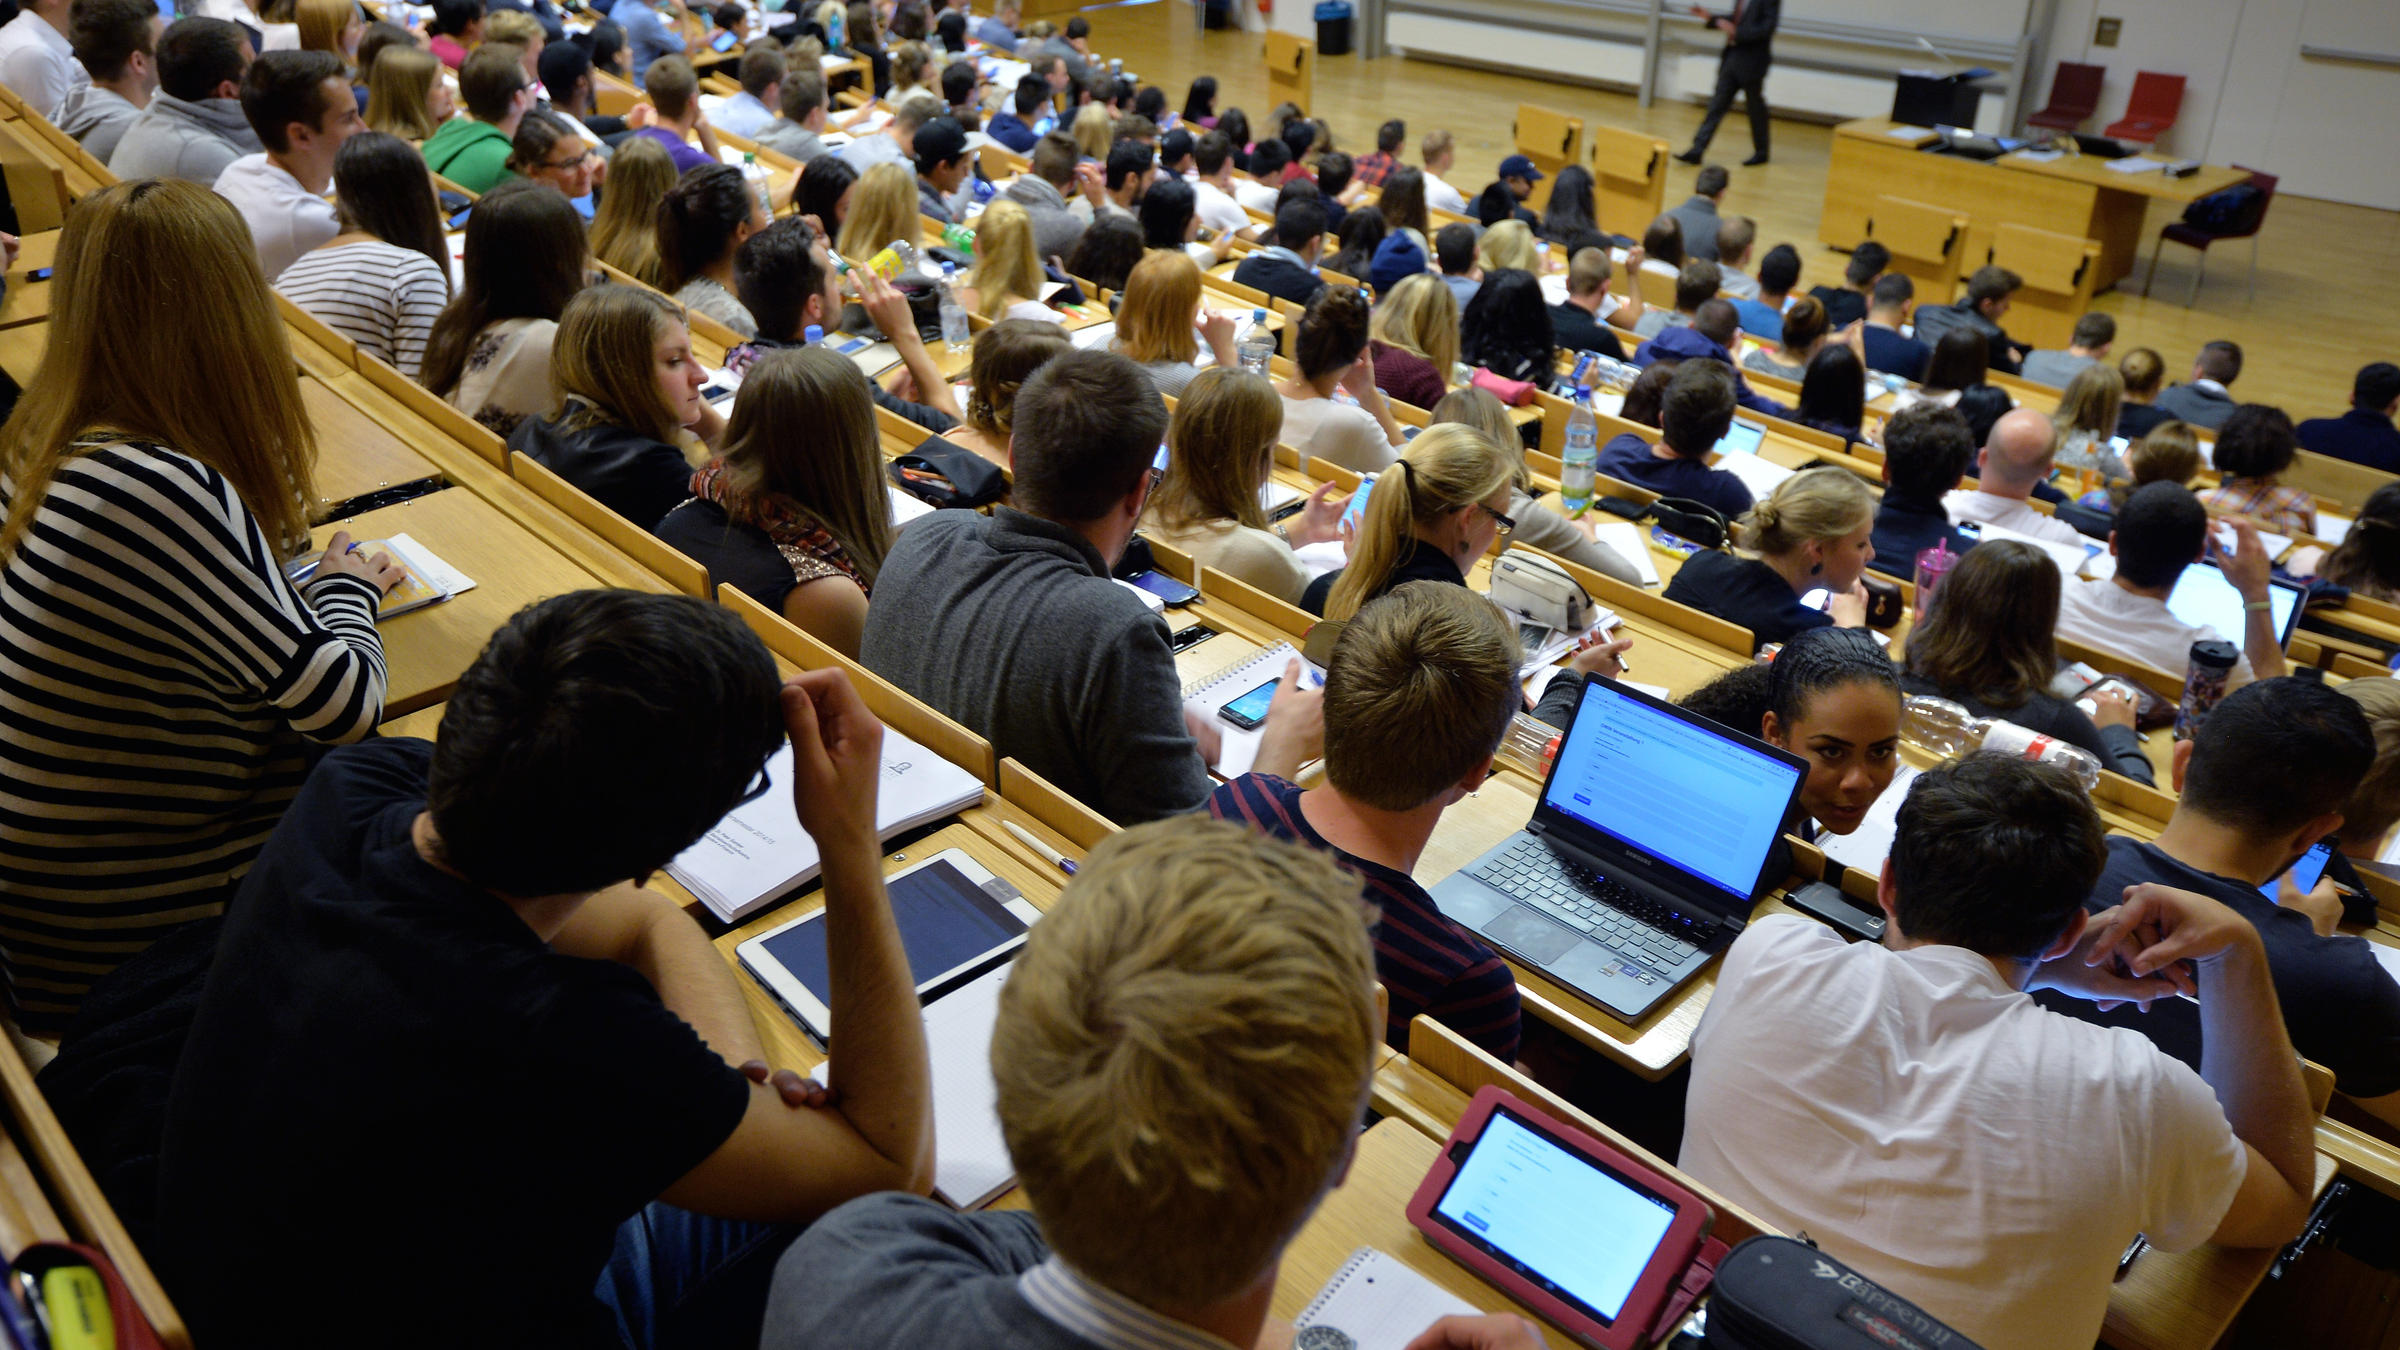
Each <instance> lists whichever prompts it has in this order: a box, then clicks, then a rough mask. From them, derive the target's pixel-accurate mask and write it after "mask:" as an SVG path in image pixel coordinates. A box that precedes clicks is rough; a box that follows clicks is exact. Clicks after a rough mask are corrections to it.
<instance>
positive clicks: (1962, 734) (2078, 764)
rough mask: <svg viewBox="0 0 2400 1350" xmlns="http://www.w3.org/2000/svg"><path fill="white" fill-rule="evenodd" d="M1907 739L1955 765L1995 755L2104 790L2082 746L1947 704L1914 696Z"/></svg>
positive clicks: (1908, 705) (1903, 729) (1906, 718)
mask: <svg viewBox="0 0 2400 1350" xmlns="http://www.w3.org/2000/svg"><path fill="white" fill-rule="evenodd" d="M1900 735H1901V738H1902V739H1904V740H1907V741H1909V742H1911V743H1912V744H1915V745H1918V746H1922V747H1923V748H1925V749H1926V750H1928V751H1931V752H1932V753H1934V754H1936V755H1939V756H1941V757H1942V758H1944V759H1949V758H1951V757H1953V756H1956V755H1964V754H1971V753H1973V752H1975V751H1978V750H1993V751H1997V752H1999V753H2001V754H2004V755H2015V756H2017V757H2018V758H2020V759H2030V760H2034V761H2036V762H2037V763H2042V764H2051V765H2055V766H2057V767H2059V768H2061V769H2065V770H2066V771H2067V772H2068V773H2070V774H2073V775H2074V776H2075V781H2076V782H2078V783H2081V784H2083V790H2084V791H2086V792H2089V791H2091V790H2092V789H2093V788H2096V787H2098V786H2100V761H2099V760H2098V759H2096V758H2094V757H2093V756H2092V755H2091V753H2090V752H2088V751H2086V750H2084V749H2082V748H2081V747H2079V746H2073V745H2069V744H2067V743H2066V742H2065V741H2062V740H2059V739H2058V738H2056V737H2054V736H2044V735H2041V734H2039V733H2037V732H2033V731H2029V730H2027V729H2025V728H2024V727H2021V726H2018V725H2017V724H2016V723H2014V722H2009V721H2004V720H2002V719H2000V718H1997V717H1977V716H1975V715H1974V714H1973V713H1971V712H1968V711H1967V710H1966V709H1965V708H1964V707H1962V706H1960V705H1959V704H1956V703H1953V702H1951V701H1950V700H1948V699H1946V698H1931V697H1928V696H1926V695H1923V694H1911V695H1909V696H1908V698H1907V699H1906V700H1905V709H1904V712H1903V714H1902V717H1901V721H1900Z"/></svg>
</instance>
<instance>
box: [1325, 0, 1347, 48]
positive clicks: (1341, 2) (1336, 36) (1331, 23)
mask: <svg viewBox="0 0 2400 1350" xmlns="http://www.w3.org/2000/svg"><path fill="white" fill-rule="evenodd" d="M1351 12H1352V11H1351V8H1350V0H1323V3H1321V4H1319V5H1318V6H1317V55H1319V56H1347V55H1349V53H1350V16H1351Z"/></svg>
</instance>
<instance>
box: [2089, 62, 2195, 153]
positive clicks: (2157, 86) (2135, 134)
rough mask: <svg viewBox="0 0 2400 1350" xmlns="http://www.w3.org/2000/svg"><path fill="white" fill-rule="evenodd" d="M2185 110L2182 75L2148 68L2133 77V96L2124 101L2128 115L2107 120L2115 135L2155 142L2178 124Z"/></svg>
mask: <svg viewBox="0 0 2400 1350" xmlns="http://www.w3.org/2000/svg"><path fill="white" fill-rule="evenodd" d="M2182 111H2183V77H2182V76H2181V75H2161V74H2159V73H2158V72H2157V71H2155V70H2145V71H2143V72H2141V73H2140V74H2138V75H2136V76H2134V77H2133V97H2132V98H2130V99H2127V100H2126V101H2125V116H2123V117H2122V118H2119V119H2118V120H2117V121H2114V122H2111V123H2109V124H2108V130H2107V132H2106V133H2104V134H2106V135H2107V136H2109V137H2110V138H2112V139H2115V140H2120V141H2133V142H2136V143H2137V144H2141V145H2155V144H2157V143H2158V138H2159V137H2161V136H2164V135H2166V134H2167V128H2169V127H2172V126H2174V125H2175V117H2176V114H2178V113H2180V112H2182Z"/></svg>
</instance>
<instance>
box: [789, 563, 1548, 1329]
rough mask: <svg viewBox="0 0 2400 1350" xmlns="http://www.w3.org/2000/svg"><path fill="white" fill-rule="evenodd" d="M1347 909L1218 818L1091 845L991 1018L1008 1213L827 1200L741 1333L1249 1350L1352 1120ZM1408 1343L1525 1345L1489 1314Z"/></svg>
mask: <svg viewBox="0 0 2400 1350" xmlns="http://www.w3.org/2000/svg"><path fill="white" fill-rule="evenodd" d="M1461 594H1464V592H1461ZM1477 603H1478V604H1480V603H1482V602H1481V601H1477ZM1362 917H1363V913H1362V909H1361V907H1360V904H1359V895H1358V883H1357V880H1356V879H1355V878H1354V877H1351V876H1349V875H1347V874H1346V873H1344V872H1343V871H1342V870H1341V869H1339V868H1337V867H1336V866H1334V864H1333V862H1332V860H1330V859H1328V858H1326V857H1325V856H1323V855H1322V854H1319V853H1314V852H1311V851H1310V850H1307V849H1302V848H1295V847H1293V846H1291V845H1289V844H1283V843H1278V842H1276V841H1274V840H1270V839H1262V838H1259V837H1258V836H1256V835H1253V834H1251V833H1249V832H1247V831H1244V830H1241V829H1239V828H1236V827H1234V826H1231V825H1226V824H1218V823H1212V822H1205V821H1203V822H1194V821H1173V822H1163V821H1162V822H1157V823H1154V824H1150V825H1144V826H1139V827H1136V828H1134V829H1131V830H1128V831H1126V832H1125V833H1123V834H1120V835H1117V836H1115V837H1113V838H1111V839H1109V840H1107V841H1106V842H1104V843H1102V844H1101V845H1100V847H1098V848H1097V849H1094V850H1093V851H1092V855H1091V857H1090V858H1088V859H1087V860H1085V862H1084V865H1083V870H1082V871H1080V872H1079V873H1077V874H1076V877H1075V879H1074V881H1072V882H1070V883H1069V884H1068V886H1067V889H1066V891H1065V893H1064V894H1062V895H1061V896H1060V897H1059V900H1058V903H1057V904H1056V905H1055V906H1053V907H1052V908H1051V910H1050V912H1049V913H1048V914H1047V915H1045V916H1044V917H1043V919H1042V921H1041V922H1040V923H1038V924H1035V925H1034V927H1033V932H1032V934H1031V935H1030V936H1029V937H1028V939H1027V940H1026V943H1025V948H1024V950H1023V951H1022V952H1020V953H1019V954H1018V956H1017V960H1016V969H1015V970H1014V971H1013V972H1011V973H1010V975H1009V977H1008V984H1007V986H1006V988H1004V989H1003V990H1002V991H1001V994H1000V1014H999V1020H998V1022H997V1024H996V1025H995V1026H994V1028H993V1032H992V1076H993V1077H994V1079H995V1080H997V1084H998V1088H999V1092H998V1105H999V1113H1000V1129H1001V1132H1002V1134H1003V1135H1005V1136H1006V1137H1007V1140H1008V1152H1009V1157H1010V1159H1011V1160H1012V1161H1013V1162H1014V1163H1015V1164H1016V1168H1017V1179H1018V1181H1019V1183H1020V1184H1022V1185H1023V1187H1024V1188H1025V1195H1026V1198H1027V1199H1028V1200H1029V1201H1031V1202H1032V1212H1031V1213H1025V1212H1023V1211H1014V1212H1009V1211H986V1212H983V1213H977V1214H961V1213H958V1212H957V1211H955V1210H951V1209H949V1208H947V1207H945V1206H942V1205H939V1204H936V1203H934V1202H932V1201H928V1200H921V1199H918V1198H916V1197H914V1196H905V1195H880V1196H871V1197H869V1198H867V1199H864V1200H859V1201H855V1202H853V1203H851V1204H849V1205H845V1206H843V1207H842V1208H841V1209H839V1210H836V1211H834V1212H833V1213H832V1214H829V1215H827V1216H826V1217H825V1218H823V1219H821V1220H819V1221H818V1222H817V1223H816V1224H815V1225H814V1226H813V1227H812V1228H810V1229H809V1231H808V1233H807V1234H806V1235H804V1236H803V1237H802V1238H801V1239H800V1240H799V1241H798V1242H796V1243H795V1244H794V1245H793V1246H792V1247H791V1248H790V1249H789V1250H788V1251H787V1252H786V1253H785V1256H784V1259H783V1260H782V1262H781V1263H780V1264H779V1265H778V1267H777V1268H776V1272H775V1282H774V1287H773V1290H772V1292H771V1293H770V1294H769V1296H768V1300H767V1313H766V1327H765V1334H764V1335H763V1336H762V1337H761V1338H760V1342H759V1343H760V1345H761V1346H763V1347H767V1348H768V1350H779V1348H780V1347H787V1346H788V1347H798V1346H813V1345H841V1346H845V1347H853V1348H855V1350H873V1348H874V1347H881V1346H894V1347H898V1346H909V1347H916V1346H926V1345H975V1346H980V1347H986V1348H987V1350H994V1348H997V1350H1020V1348H1022V1350H1090V1347H1093V1346H1106V1347H1129V1346H1143V1347H1185V1348H1194V1350H1196V1348H1198V1347H1211V1346H1214V1347H1222V1346H1226V1345H1235V1346H1248V1345H1254V1344H1257V1343H1258V1341H1259V1339H1260V1333H1261V1332H1262V1331H1263V1330H1265V1328H1266V1323H1267V1304H1268V1300H1269V1299H1270V1298H1272V1297H1273V1295H1274V1292H1275V1280H1276V1274H1277V1270H1278V1267H1279V1266H1280V1265H1281V1261H1282V1255H1283V1249H1284V1247H1285V1245H1286V1244H1287V1243H1288V1242H1289V1241H1290V1240H1291V1238H1292V1235H1293V1234H1294V1233H1296V1232H1298V1231H1299V1229H1300V1226H1301V1224H1303V1223H1305V1222H1306V1221H1307V1219H1308V1216H1309V1214H1310V1212H1311V1211H1312V1210H1314V1209H1315V1208H1316V1205H1317V1202H1318V1200H1319V1199H1321V1198H1322V1197H1323V1196H1324V1195H1325V1193H1326V1192H1327V1191H1328V1190H1330V1189H1332V1187H1333V1186H1334V1185H1336V1184H1338V1183H1339V1181H1340V1179H1341V1177H1342V1174H1343V1172H1344V1171H1345V1170H1347V1168H1348V1166H1349V1162H1350V1157H1351V1152H1352V1148H1353V1141H1354V1140H1355V1139H1356V1138H1357V1132H1358V1125H1359V1120H1360V1117H1361V1113H1362V1112H1363V1111H1364V1110H1365V1108H1366V1100H1367V1083H1368V1080H1369V1077H1370V1075H1371V1074H1372V1072H1373V1068H1374V1059H1375V1034H1376V1028H1375V971H1374V962H1373V957H1372V955H1371V953H1370V951H1369V948H1368V943H1367V936H1366V925H1365V924H1364V923H1363V922H1362V921H1361V920H1362ZM1283 1330H1284V1331H1285V1334H1286V1335H1288V1334H1289V1329H1288V1328H1284V1329H1283ZM1429 1337H1430V1338H1429V1339H1426V1340H1424V1341H1421V1342H1420V1343H1422V1344H1429V1345H1436V1346H1454V1347H1460V1348H1461V1350H1463V1348H1464V1347H1468V1346H1477V1347H1489V1350H1533V1348H1534V1347H1537V1346H1539V1345H1540V1344H1541V1340H1540V1337H1539V1336H1538V1335H1537V1334H1536V1333H1535V1331H1534V1329H1533V1328H1532V1327H1530V1326H1528V1325H1527V1324H1526V1323H1525V1322H1524V1321H1523V1320H1522V1319H1520V1318H1516V1317H1513V1316H1502V1317H1489V1318H1446V1319H1444V1320H1443V1322H1441V1323H1439V1324H1437V1326H1436V1328H1435V1329H1434V1332H1432V1333H1429Z"/></svg>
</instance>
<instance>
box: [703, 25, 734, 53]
mask: <svg viewBox="0 0 2400 1350" xmlns="http://www.w3.org/2000/svg"><path fill="white" fill-rule="evenodd" d="M741 42H742V39H741V35H740V34H737V33H735V32H734V31H733V30H732V29H730V28H726V29H721V30H719V31H718V33H717V35H716V36H715V37H713V38H710V39H709V40H708V45H709V47H710V49H711V50H714V51H719V52H729V51H732V50H733V49H734V48H735V47H738V46H740V45H741Z"/></svg>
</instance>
